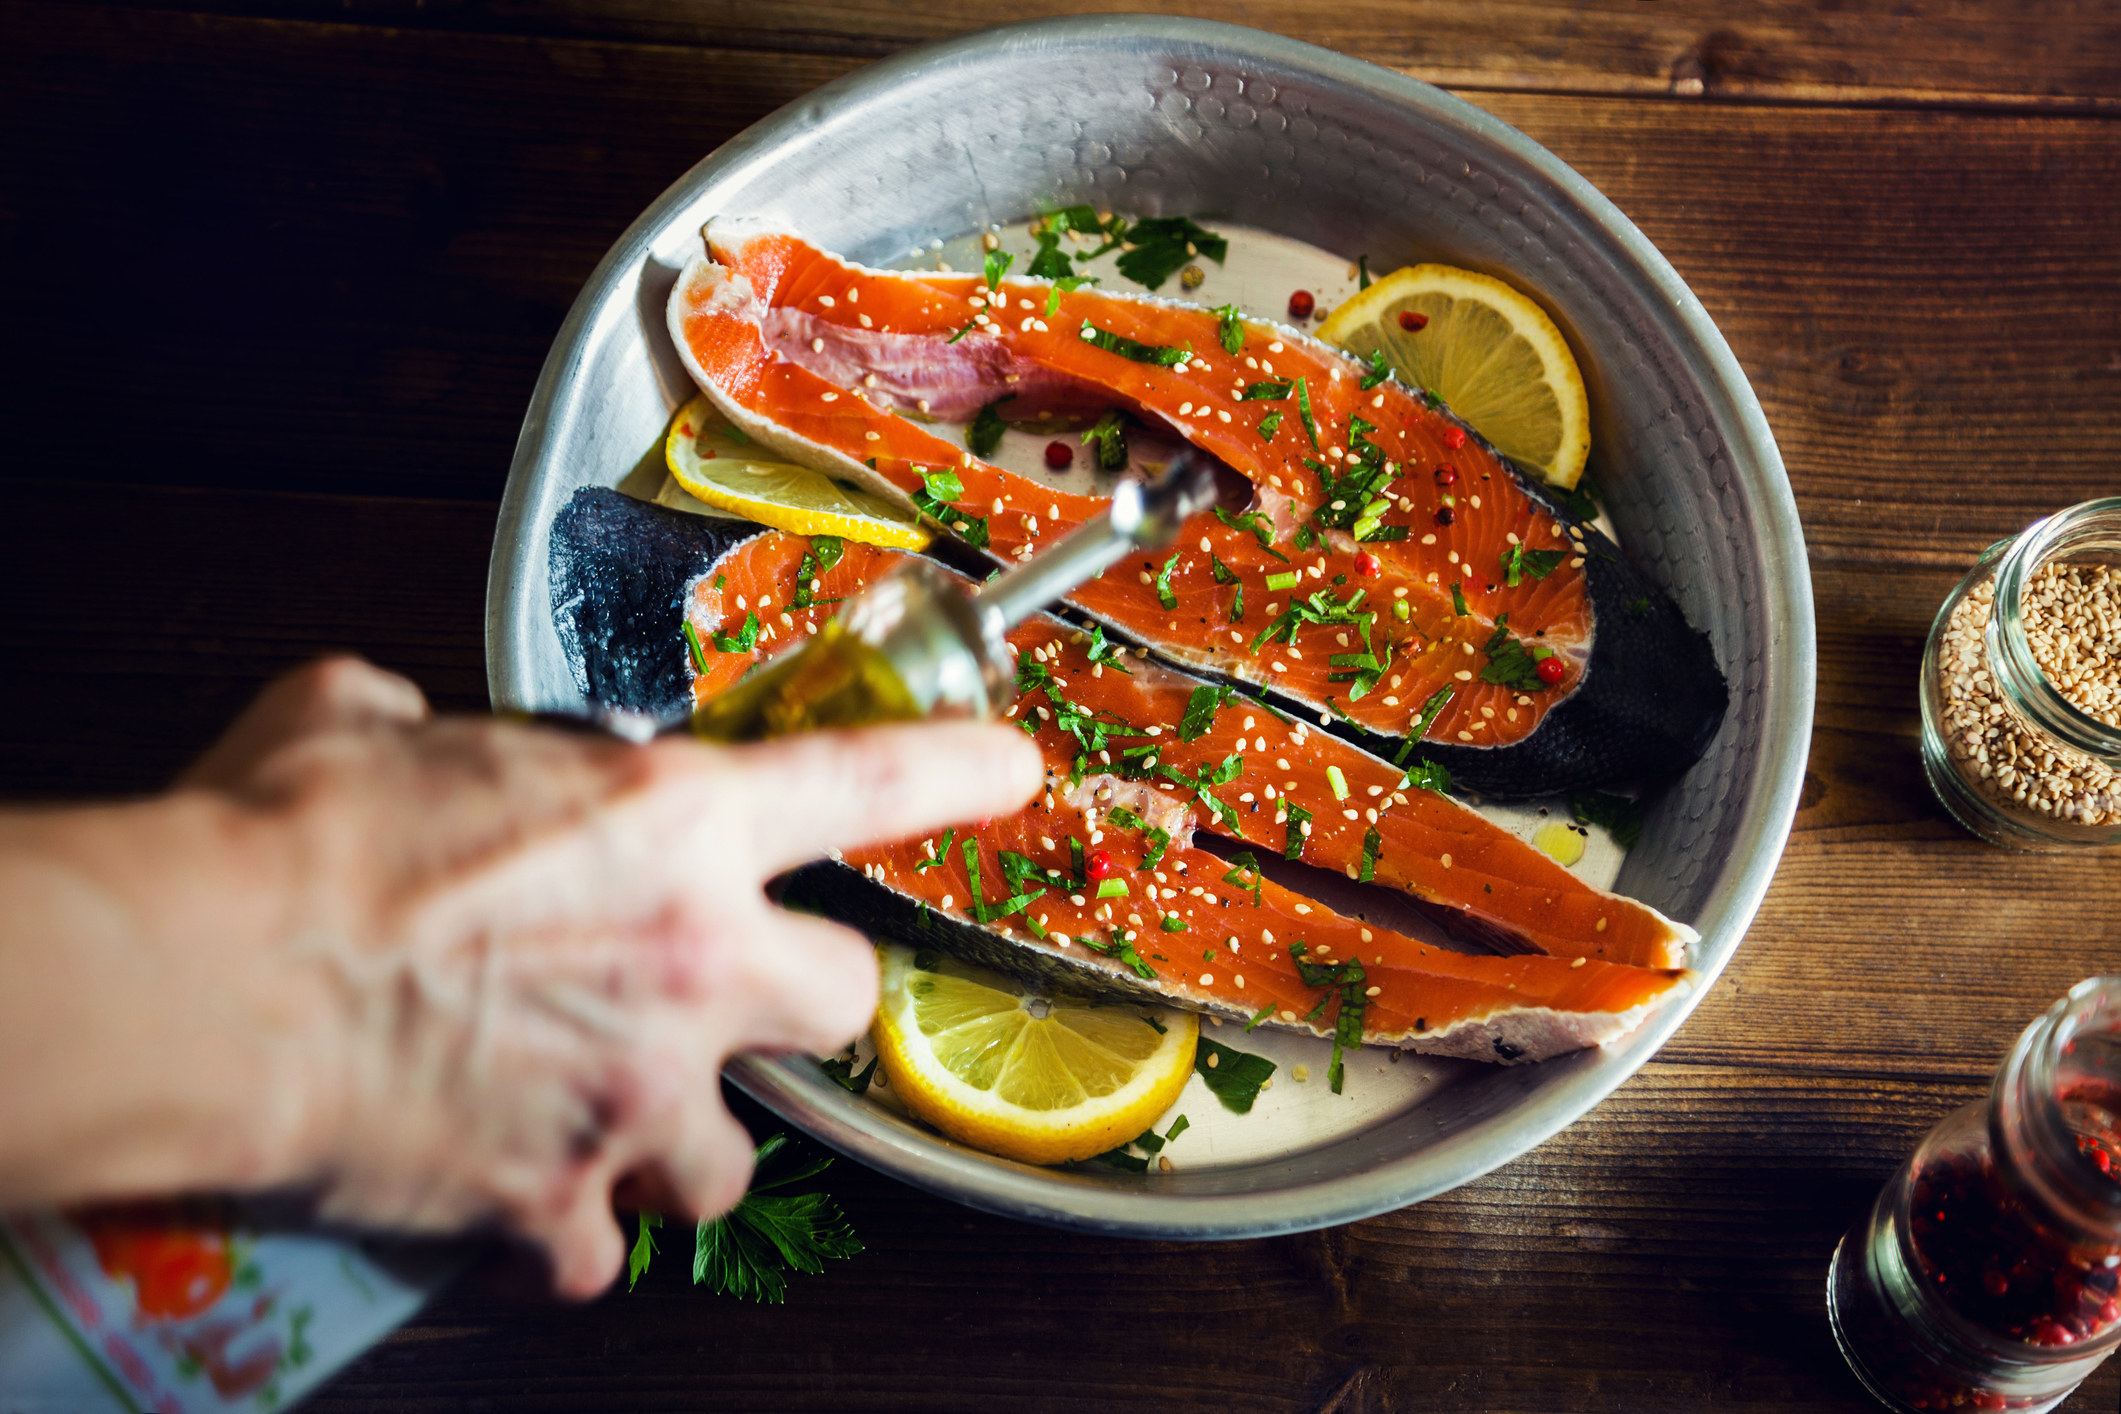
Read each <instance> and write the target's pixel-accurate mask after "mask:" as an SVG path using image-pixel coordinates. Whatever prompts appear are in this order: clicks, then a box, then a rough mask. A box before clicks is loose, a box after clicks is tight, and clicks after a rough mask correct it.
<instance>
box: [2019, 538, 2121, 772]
mask: <svg viewBox="0 0 2121 1414" xmlns="http://www.w3.org/2000/svg"><path fill="white" fill-rule="evenodd" d="M2101 542H2105V543H2108V544H2110V545H2111V546H2112V549H2113V551H2114V561H2113V562H2114V564H2115V565H2116V567H2117V568H2121V496H2107V497H2103V498H2101V499H2099V500H2094V501H2084V502H2082V503H2080V504H2078V505H2074V506H2069V507H2066V508H2065V509H2063V510H2059V511H2056V512H2055V513H2054V514H2053V515H2050V516H2047V517H2045V518H2043V519H2041V520H2037V521H2035V522H2033V523H2032V524H2031V525H2030V526H2027V527H2026V529H2025V530H2024V531H2023V532H2021V533H2020V534H2019V535H2018V537H2017V538H2016V539H2015V540H2013V541H2011V542H2010V548H2009V549H2008V550H2006V551H2005V552H2004V555H2003V558H2002V560H2001V561H2000V562H1999V563H1998V564H1997V566H1996V590H1995V599H1994V602H1993V604H1992V605H1991V608H1990V613H1989V622H1988V630H1987V638H1988V656H1989V665H1990V671H1991V672H1992V673H1993V674H1994V676H1995V681H1996V685H1997V687H1998V688H1999V689H2000V690H2001V691H2002V692H2003V693H2004V695H2005V696H2006V698H2007V699H2008V700H2009V702H2010V705H2011V706H2012V707H2013V708H2015V709H2016V710H2018V711H2019V712H2021V713H2023V714H2024V716H2025V717H2026V718H2027V719H2028V720H2029V721H2031V722H2032V723H2033V725H2035V726H2037V727H2039V728H2040V729H2041V730H2042V731H2045V732H2047V733H2048V734H2050V735H2051V736H2054V737H2055V738H2057V739H2058V740H2059V741H2061V742H2062V743H2063V744H2064V745H2065V746H2068V747H2069V748H2070V749H2072V750H2074V751H2078V752H2081V753H2083V754H2084V755H2086V756H2089V757H2091V758H2092V759H2093V760H2095V761H2098V762H2100V763H2101V764H2103V765H2109V766H2121V726H2116V725H2114V724H2113V723H2110V722H2105V721H2102V720H2100V719H2099V718H2097V717H2094V716H2093V715H2091V713H2089V712H2087V711H2085V710H2084V709H2083V708H2081V707H2079V706H2078V705H2077V704H2076V703H2074V702H2072V701H2070V700H2069V699H2068V698H2067V697H2064V696H2063V695H2062V692H2061V690H2060V689H2058V688H2057V687H2056V686H2055V685H2054V683H2052V682H2050V681H2049V680H2048V677H2047V674H2046V672H2044V671H2043V670H2042V669H2041V667H2040V664H2039V662H2038V660H2037V659H2035V658H2034V657H2033V646H2032V642H2031V640H2030V639H2029V638H2028V637H2027V636H2026V632H2025V617H2024V612H2023V609H2024V595H2025V586H2026V584H2027V582H2028V581H2029V580H2030V579H2031V578H2032V576H2033V575H2034V574H2035V573H2036V572H2037V571H2038V570H2040V569H2041V568H2042V567H2044V566H2045V565H2046V564H2047V563H2048V562H2049V561H2050V560H2052V559H2053V558H2054V557H2055V556H2057V555H2059V554H2064V553H2067V552H2069V551H2071V550H2074V549H2078V548H2081V547H2084V546H2087V545H2093V544H2098V543H2101Z"/></svg>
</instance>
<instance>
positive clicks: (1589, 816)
mask: <svg viewBox="0 0 2121 1414" xmlns="http://www.w3.org/2000/svg"><path fill="white" fill-rule="evenodd" d="M1569 814H1570V815H1571V816H1573V817H1574V818H1575V820H1576V823H1577V824H1579V825H1603V826H1604V827H1605V829H1606V833H1608V834H1610V835H1611V836H1612V837H1613V843H1614V844H1617V845H1619V846H1620V847H1621V848H1622V849H1632V848H1634V845H1635V841H1637V840H1639V839H1641V838H1642V802H1641V801H1639V800H1629V799H1628V798H1627V797H1626V796H1624V795H1612V794H1609V793H1608V792H1606V791H1602V790H1594V791H1586V792H1584V793H1583V794H1582V795H1578V796H1572V797H1571V798H1570V800H1569Z"/></svg>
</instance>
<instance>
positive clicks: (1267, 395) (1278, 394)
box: [1237, 378, 1296, 403]
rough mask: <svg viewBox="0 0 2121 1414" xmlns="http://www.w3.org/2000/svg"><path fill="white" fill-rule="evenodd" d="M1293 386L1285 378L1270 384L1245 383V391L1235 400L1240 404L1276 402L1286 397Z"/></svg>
mask: <svg viewBox="0 0 2121 1414" xmlns="http://www.w3.org/2000/svg"><path fill="white" fill-rule="evenodd" d="M1295 386H1296V385H1295V384H1294V383H1291V382H1290V381H1289V380H1288V379H1286V378H1281V379H1276V380H1274V381H1272V382H1261V383H1247V384H1245V390H1244V391H1243V392H1242V393H1239V394H1238V395H1237V400H1238V401H1239V402H1241V403H1258V402H1278V401H1280V400H1281V399H1283V398H1286V397H1288V396H1289V390H1290V389H1291V388H1293V387H1295Z"/></svg>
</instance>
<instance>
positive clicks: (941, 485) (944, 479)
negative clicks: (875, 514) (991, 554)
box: [911, 468, 987, 550]
mask: <svg viewBox="0 0 2121 1414" xmlns="http://www.w3.org/2000/svg"><path fill="white" fill-rule="evenodd" d="M921 488H922V489H920V490H918V491H916V492H914V493H913V495H912V497H911V499H912V501H913V504H914V506H915V507H916V508H917V509H919V510H920V511H921V512H922V513H923V514H925V515H927V516H928V517H929V518H930V519H931V520H933V521H935V522H936V523H937V524H939V525H941V526H943V527H945V528H946V529H949V530H955V531H956V532H957V533H958V534H959V535H960V536H961V537H962V538H963V539H964V541H965V543H966V544H967V545H970V546H971V547H972V548H973V549H975V550H984V549H986V548H987V518H986V517H985V516H976V515H972V514H970V513H968V512H966V511H961V510H959V509H958V508H957V507H955V506H953V505H950V504H948V503H949V502H951V501H955V500H956V499H957V498H958V497H960V496H962V495H964V494H965V483H964V482H963V481H961V480H959V479H958V475H957V473H956V472H954V471H950V470H948V469H947V468H945V469H940V470H936V471H926V472H922V473H921Z"/></svg>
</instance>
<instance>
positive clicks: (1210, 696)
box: [1178, 683, 1237, 741]
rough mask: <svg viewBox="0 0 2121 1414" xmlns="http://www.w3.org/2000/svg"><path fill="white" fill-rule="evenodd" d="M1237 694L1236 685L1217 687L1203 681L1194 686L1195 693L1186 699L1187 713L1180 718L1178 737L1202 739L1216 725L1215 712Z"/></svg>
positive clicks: (1194, 739) (1185, 739)
mask: <svg viewBox="0 0 2121 1414" xmlns="http://www.w3.org/2000/svg"><path fill="white" fill-rule="evenodd" d="M1235 696H1237V689H1236V688H1234V687H1216V686H1213V685H1211V684H1209V683H1202V684H1201V685H1200V686H1199V687H1196V688H1194V689H1193V695H1192V696H1190V697H1188V698H1187V699H1186V711H1185V715H1183V716H1182V717H1180V718H1179V719H1178V739H1179V740H1180V741H1198V740H1200V739H1201V737H1203V736H1204V735H1206V734H1207V731H1208V728H1209V727H1212V726H1214V725H1215V714H1216V713H1217V712H1219V711H1221V710H1222V705H1223V704H1224V703H1225V702H1228V701H1229V700H1230V699H1231V698H1233V697H1235Z"/></svg>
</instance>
